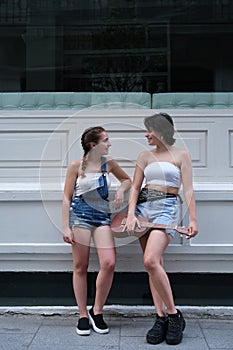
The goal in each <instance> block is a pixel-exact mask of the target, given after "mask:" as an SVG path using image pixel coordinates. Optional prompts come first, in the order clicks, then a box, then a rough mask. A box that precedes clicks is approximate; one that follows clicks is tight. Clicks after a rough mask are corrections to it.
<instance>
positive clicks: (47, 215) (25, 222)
mask: <svg viewBox="0 0 233 350" xmlns="http://www.w3.org/2000/svg"><path fill="white" fill-rule="evenodd" d="M46 204H47V206H49V210H48V207H47V208H45V207H44V205H43V203H42V202H41V201H15V202H14V201H9V202H8V201H3V202H0V213H1V220H0V232H1V235H0V243H10V244H12V243H25V244H28V243H62V242H63V240H62V233H61V230H60V229H59V227H61V203H60V202H56V201H54V202H53V201H51V202H50V203H46ZM45 209H46V210H45Z"/></svg>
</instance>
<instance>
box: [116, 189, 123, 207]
mask: <svg viewBox="0 0 233 350" xmlns="http://www.w3.org/2000/svg"><path fill="white" fill-rule="evenodd" d="M124 192H125V191H124V190H123V189H121V188H119V189H118V190H117V191H116V193H115V196H114V201H113V206H114V209H120V208H121V207H122V205H123V203H124Z"/></svg>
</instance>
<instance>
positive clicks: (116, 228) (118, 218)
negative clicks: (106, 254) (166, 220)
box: [111, 212, 189, 238]
mask: <svg viewBox="0 0 233 350" xmlns="http://www.w3.org/2000/svg"><path fill="white" fill-rule="evenodd" d="M126 218H127V212H121V213H119V214H117V215H115V216H114V218H113V219H112V224H111V230H112V232H113V234H114V237H116V238H124V237H128V236H130V235H129V234H128V232H127V231H122V229H123V226H124V225H125V223H126ZM138 220H139V222H140V225H141V227H138V226H137V227H135V229H134V234H133V236H139V237H140V236H142V234H144V233H145V232H146V231H147V230H148V229H149V228H161V229H167V230H176V231H177V232H178V233H179V234H180V235H181V236H183V235H185V236H189V230H188V228H187V227H184V226H171V225H162V224H154V223H153V222H149V221H148V219H147V218H145V217H142V216H140V217H139V218H138Z"/></svg>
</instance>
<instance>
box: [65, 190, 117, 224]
mask: <svg viewBox="0 0 233 350" xmlns="http://www.w3.org/2000/svg"><path fill="white" fill-rule="evenodd" d="M98 205H99V208H100V210H97V208H98ZM107 208H108V204H107V202H106V201H103V200H102V199H101V200H100V201H99V203H98V199H97V200H96V201H95V202H93V205H91V202H90V201H88V203H87V202H86V201H85V200H84V198H83V197H82V196H79V197H75V198H74V199H73V200H72V203H71V205H70V222H69V223H70V227H71V228H72V227H82V228H87V229H90V230H93V229H95V228H96V227H99V226H110V225H111V214H110V213H109V212H108V210H107Z"/></svg>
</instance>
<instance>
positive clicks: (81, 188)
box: [74, 173, 111, 197]
mask: <svg viewBox="0 0 233 350" xmlns="http://www.w3.org/2000/svg"><path fill="white" fill-rule="evenodd" d="M101 175H102V173H86V174H85V176H84V177H78V178H77V180H76V185H75V190H74V195H75V197H77V196H80V195H81V194H84V193H87V192H89V191H93V190H95V189H96V188H98V187H99V181H98V180H99V177H100V176H101ZM105 176H106V179H107V184H108V187H110V185H111V181H110V178H109V175H108V174H107V173H105Z"/></svg>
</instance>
